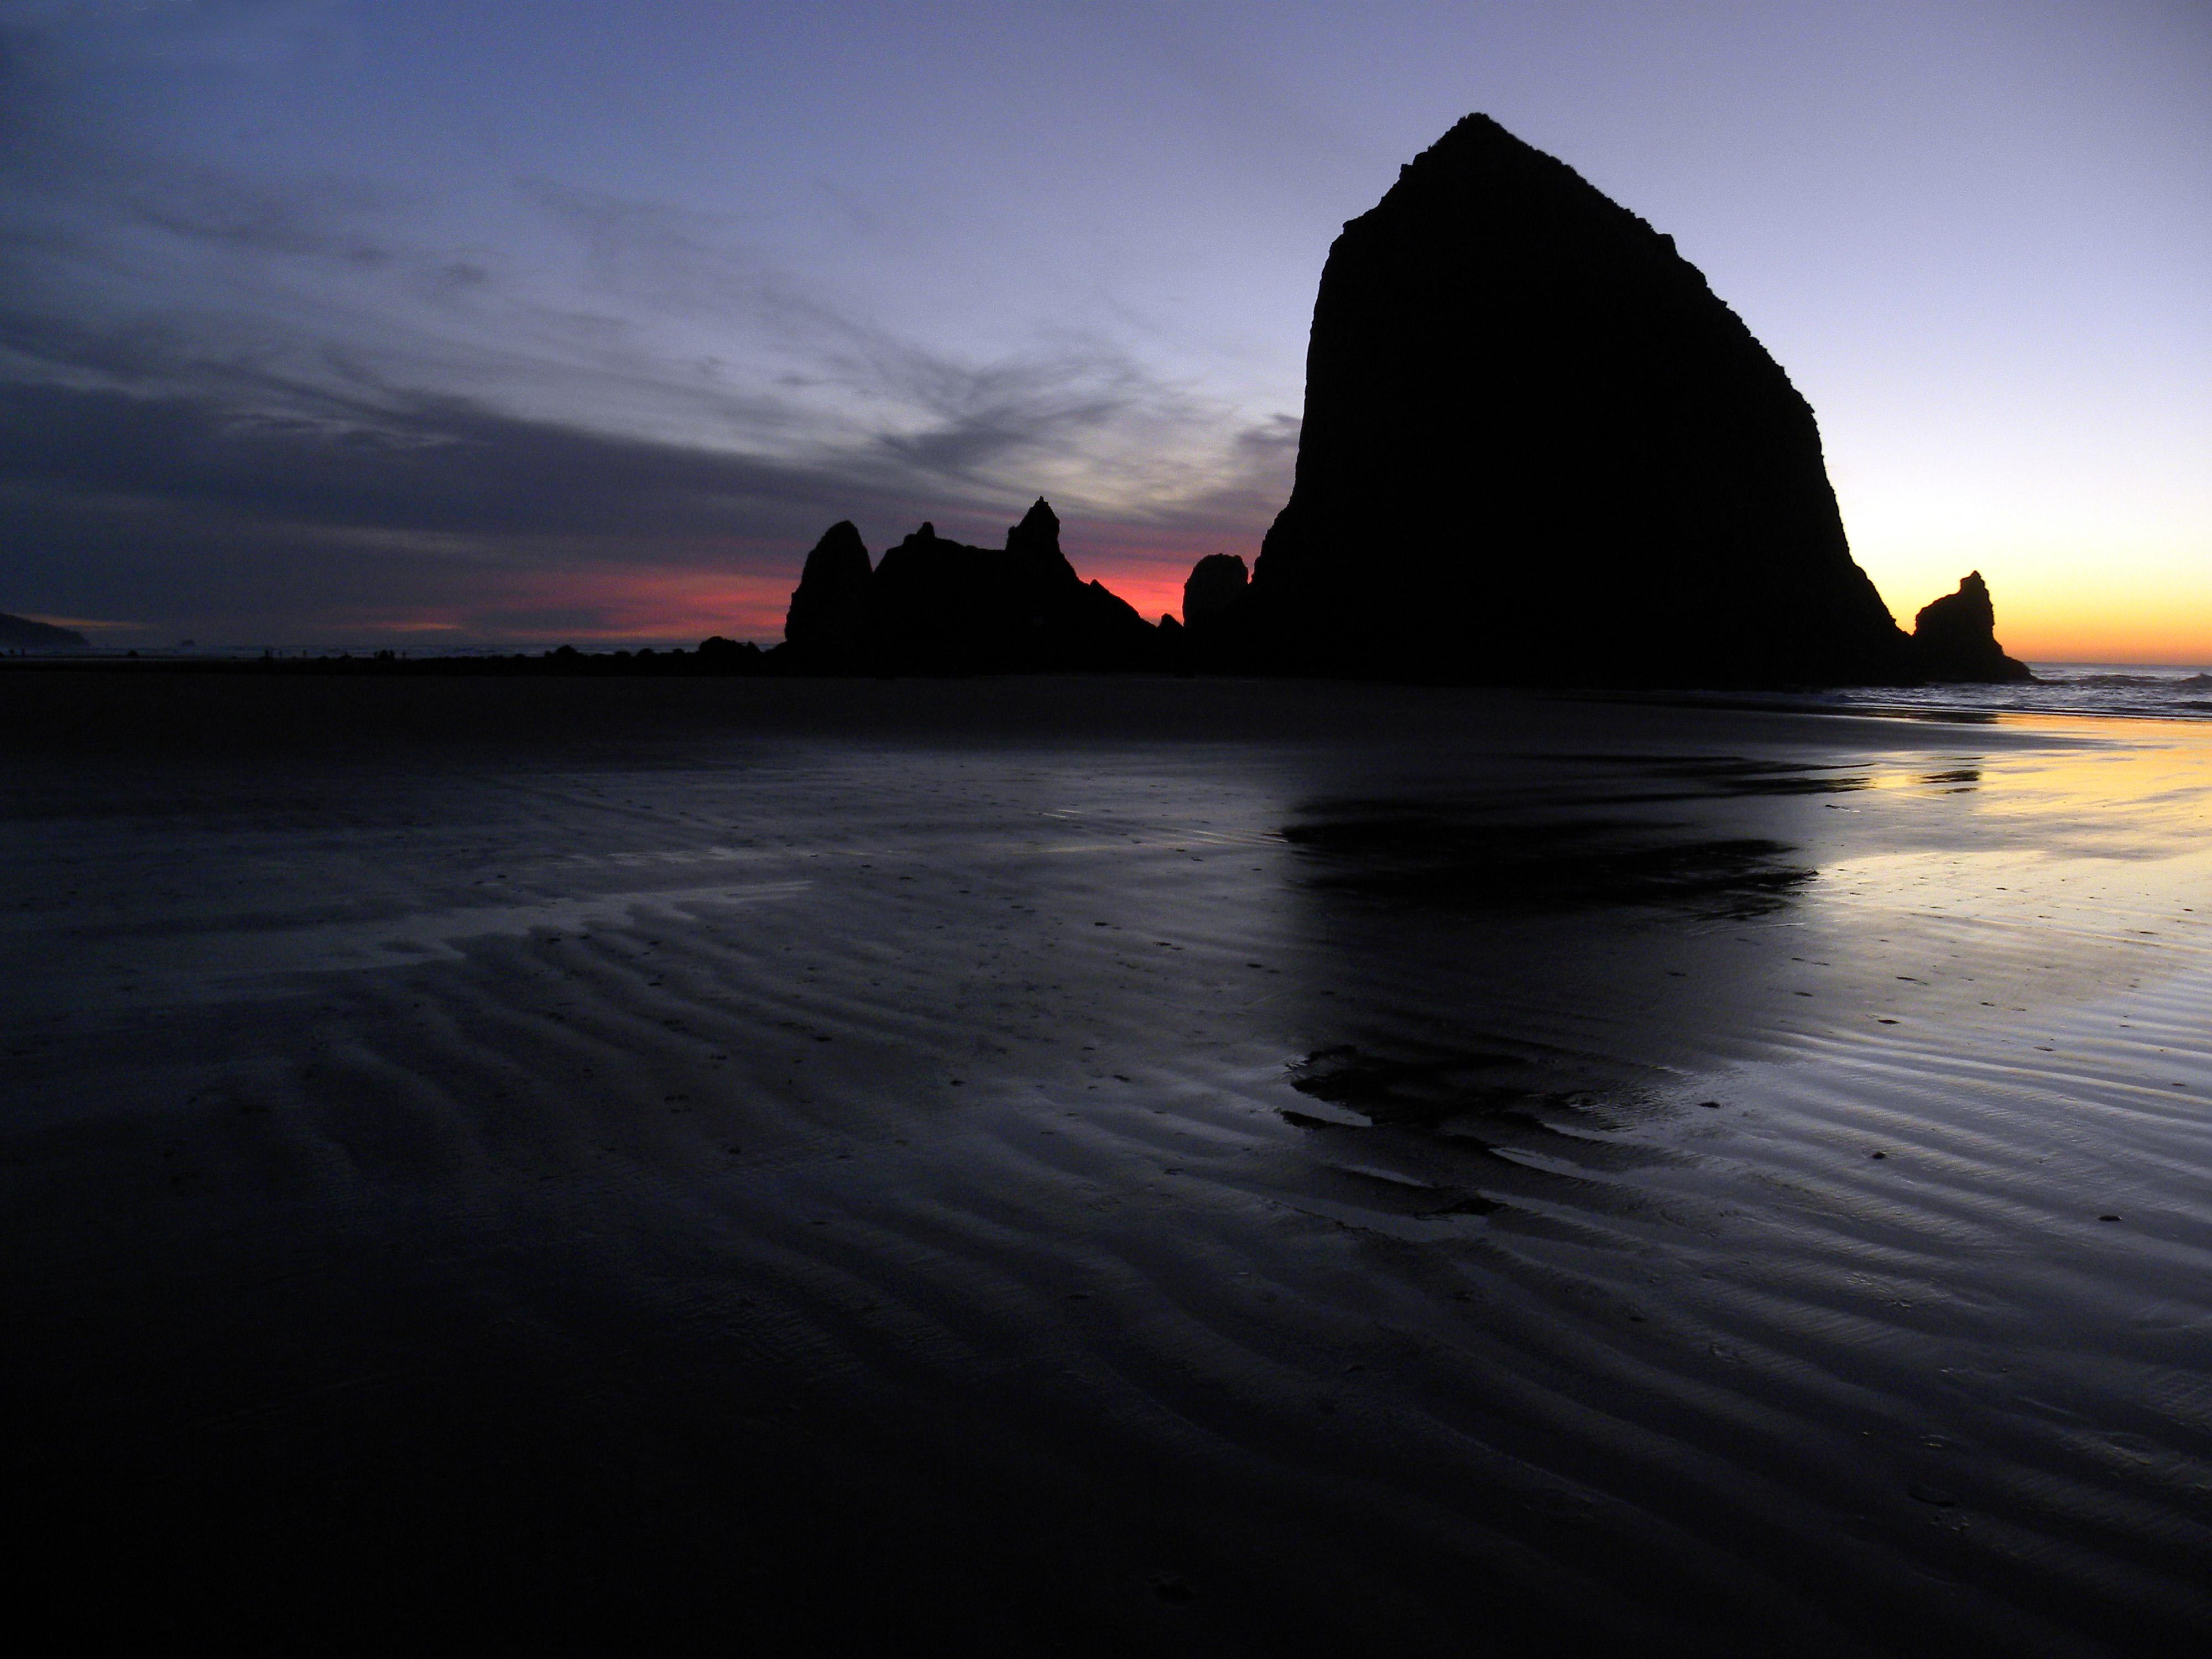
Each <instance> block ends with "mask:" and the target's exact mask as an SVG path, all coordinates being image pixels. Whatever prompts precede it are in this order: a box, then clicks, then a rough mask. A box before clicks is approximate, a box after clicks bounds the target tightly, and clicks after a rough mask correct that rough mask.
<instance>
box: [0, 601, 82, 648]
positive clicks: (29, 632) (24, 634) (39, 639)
mask: <svg viewBox="0 0 2212 1659" xmlns="http://www.w3.org/2000/svg"><path fill="white" fill-rule="evenodd" d="M87 646H88V642H87V641H86V639H85V637H84V635H82V634H80V633H78V632H77V631H76V629H74V628H57V627H56V626H54V624H53V623H42V622H33V621H32V620H31V618H30V617H11V616H9V615H8V614H7V613H6V612H5V611H0V651H82V650H85V649H86V648H87Z"/></svg>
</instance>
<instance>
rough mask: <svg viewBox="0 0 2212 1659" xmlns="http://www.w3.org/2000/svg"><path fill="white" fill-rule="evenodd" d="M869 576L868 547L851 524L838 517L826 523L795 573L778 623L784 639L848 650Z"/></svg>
mask: <svg viewBox="0 0 2212 1659" xmlns="http://www.w3.org/2000/svg"><path fill="white" fill-rule="evenodd" d="M871 574H872V570H871V568H870V567H869V564H868V549H867V544H866V543H864V542H863V541H861V539H860V531H859V529H858V528H857V527H856V526H854V523H853V521H852V520H850V519H843V520H839V521H838V522H837V523H836V524H833V525H831V526H829V529H828V530H826V531H824V532H823V535H822V539H821V540H820V541H818V542H817V543H815V544H814V550H813V551H812V552H811V553H809V554H808V555H807V556H806V568H805V569H804V570H803V571H801V572H800V573H799V586H798V588H797V589H796V590H795V591H794V592H793V594H792V596H791V609H790V611H788V612H787V614H786V616H785V617H784V620H783V637H784V638H785V639H786V640H787V641H790V642H791V643H792V644H793V645H795V646H798V647H801V648H802V649H804V650H810V651H829V652H836V651H843V650H847V649H848V648H850V647H851V645H852V643H853V640H854V635H855V634H856V632H857V630H858V629H859V628H860V615H861V611H862V608H863V607H864V606H865V605H866V602H867V592H868V580H869V577H870V576H871Z"/></svg>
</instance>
